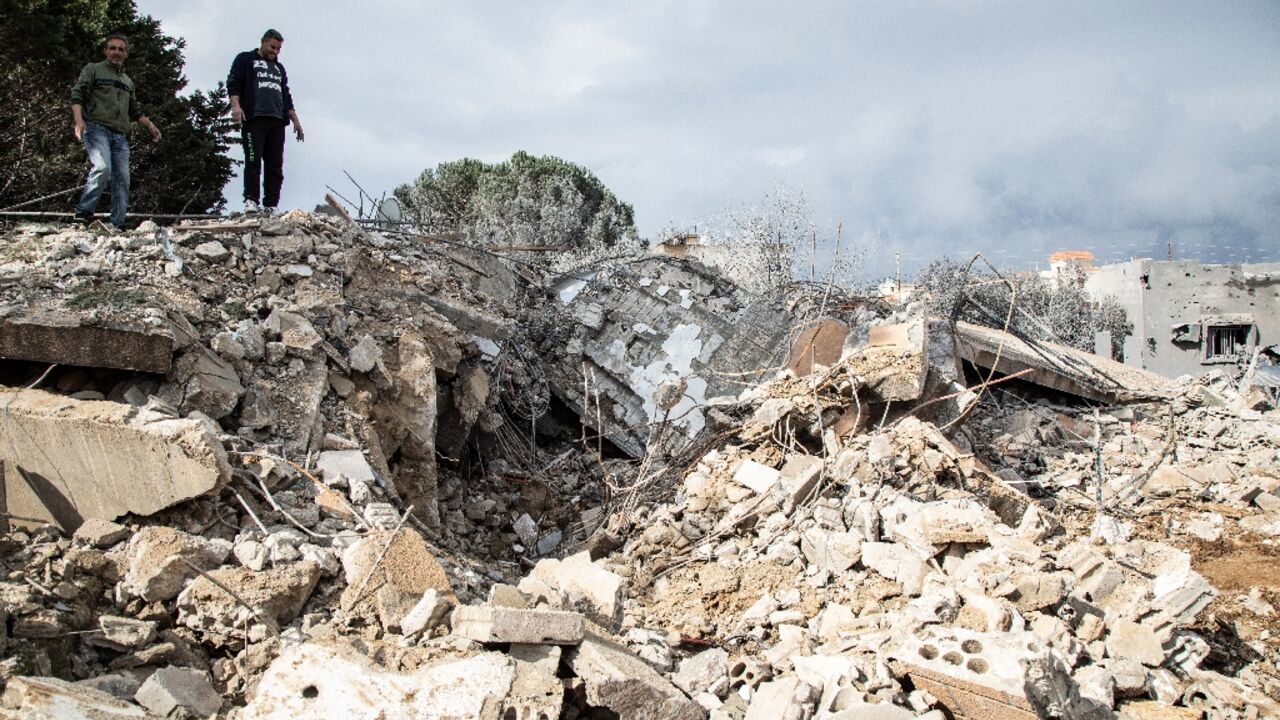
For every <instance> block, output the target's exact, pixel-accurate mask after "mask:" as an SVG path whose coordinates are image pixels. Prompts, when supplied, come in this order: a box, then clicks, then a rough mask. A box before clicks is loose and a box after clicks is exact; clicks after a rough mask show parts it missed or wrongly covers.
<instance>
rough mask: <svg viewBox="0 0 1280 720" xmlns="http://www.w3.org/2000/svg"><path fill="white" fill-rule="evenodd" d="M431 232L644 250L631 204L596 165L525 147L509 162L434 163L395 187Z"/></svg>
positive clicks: (492, 241) (488, 240) (408, 213)
mask: <svg viewBox="0 0 1280 720" xmlns="http://www.w3.org/2000/svg"><path fill="white" fill-rule="evenodd" d="M395 196H396V199H397V200H399V202H400V204H401V207H402V209H403V211H404V214H405V217H406V218H408V219H410V220H412V221H413V222H415V223H417V224H418V225H419V226H421V228H422V229H423V230H424V231H425V232H429V233H446V232H460V233H462V234H463V235H465V236H466V237H467V238H469V239H471V240H472V241H475V242H479V243H482V244H486V245H559V246H564V247H565V248H566V249H571V250H575V251H582V250H591V251H599V250H601V249H605V248H608V249H615V250H620V251H625V250H630V249H635V248H638V246H639V238H638V236H637V234H636V228H635V221H634V219H633V217H632V210H631V206H630V205H628V204H627V203H624V202H620V201H619V200H618V199H617V198H616V197H614V194H613V193H612V192H610V191H609V189H608V188H606V187H605V186H604V185H603V184H602V183H601V182H600V180H599V179H597V178H596V176H595V175H593V174H592V173H591V172H590V171H589V170H587V169H585V168H583V167H581V166H578V165H575V164H573V163H571V162H567V161H565V160H561V159H560V158H557V157H552V156H549V155H548V156H544V157H536V156H533V155H530V154H528V153H525V152H523V151H521V152H517V153H516V154H515V155H512V156H511V159H510V160H508V161H506V162H500V163H496V164H488V163H484V162H481V161H479V160H473V159H470V158H466V159H463V160H458V161H455V162H446V163H441V164H440V165H438V166H436V167H435V168H434V169H431V168H428V169H427V170H425V171H423V173H422V174H421V175H420V176H418V179H417V180H416V181H414V182H413V183H411V184H407V185H401V186H400V187H399V188H396V190H395Z"/></svg>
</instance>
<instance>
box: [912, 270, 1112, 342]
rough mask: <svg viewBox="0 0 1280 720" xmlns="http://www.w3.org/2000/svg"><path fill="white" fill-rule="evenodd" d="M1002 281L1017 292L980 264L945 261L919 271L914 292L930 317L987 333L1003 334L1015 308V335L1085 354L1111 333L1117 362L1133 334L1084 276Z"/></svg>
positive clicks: (1015, 276)
mask: <svg viewBox="0 0 1280 720" xmlns="http://www.w3.org/2000/svg"><path fill="white" fill-rule="evenodd" d="M1002 275H1003V277H1004V280H1007V281H1008V282H1009V283H1010V284H1012V285H1013V288H1014V291H1013V292H1011V291H1010V288H1009V285H1007V284H1005V282H1004V281H1003V280H1001V279H999V278H997V277H996V276H995V275H994V274H992V273H991V272H988V271H986V270H984V269H981V268H979V266H977V265H976V264H975V265H973V266H971V267H967V266H965V265H961V264H960V263H957V262H956V261H954V260H952V259H950V258H942V259H941V260H935V261H934V262H932V263H930V264H929V265H928V266H926V267H925V268H924V269H923V270H921V271H920V273H919V274H918V275H917V276H916V286H917V287H918V288H919V289H920V290H922V291H925V292H927V293H928V294H929V311H930V312H931V313H933V314H936V315H941V316H943V317H955V318H956V319H957V320H964V321H966V322H971V323H974V324H976V325H985V326H987V327H994V328H1003V327H1004V321H1005V318H1006V317H1007V315H1008V313H1009V305H1010V302H1012V303H1013V304H1014V306H1015V310H1014V313H1013V321H1012V322H1011V323H1010V329H1011V330H1013V331H1014V332H1017V333H1019V334H1021V335H1024V336H1027V337H1031V338H1035V339H1037V340H1045V341H1049V342H1056V343H1060V344H1063V345H1067V346H1070V347H1073V348H1077V349H1079V350H1084V351H1085V352H1093V340H1094V335H1095V333H1097V332H1098V331H1100V330H1107V331H1110V333H1111V352H1112V356H1113V357H1117V356H1118V355H1119V353H1120V349H1121V348H1122V347H1123V344H1124V338H1125V336H1126V335H1129V334H1131V333H1132V332H1133V326H1132V325H1131V324H1130V323H1129V321H1128V319H1127V318H1126V317H1125V312H1124V309H1123V308H1121V307H1120V305H1119V304H1118V303H1116V302H1115V301H1114V300H1113V299H1111V298H1107V299H1105V300H1103V301H1102V302H1098V301H1096V300H1094V299H1093V297H1092V296H1090V295H1089V293H1088V292H1086V291H1085V289H1084V280H1085V275H1084V272H1083V271H1080V270H1078V269H1077V270H1074V271H1071V270H1068V271H1065V272H1063V273H1062V274H1060V275H1059V276H1058V278H1057V279H1056V280H1051V279H1048V278H1044V277H1041V276H1040V275H1039V274H1038V273H1025V272H1024V273H1002ZM1028 316H1030V317H1028Z"/></svg>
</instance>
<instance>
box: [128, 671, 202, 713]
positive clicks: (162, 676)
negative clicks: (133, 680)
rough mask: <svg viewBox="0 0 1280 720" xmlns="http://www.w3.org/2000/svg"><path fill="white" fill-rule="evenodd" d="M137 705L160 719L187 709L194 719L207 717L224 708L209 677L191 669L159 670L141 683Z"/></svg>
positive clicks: (136, 696)
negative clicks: (176, 711)
mask: <svg viewBox="0 0 1280 720" xmlns="http://www.w3.org/2000/svg"><path fill="white" fill-rule="evenodd" d="M134 698H135V699H136V700H137V701H138V704H139V705H141V706H143V707H145V708H146V709H147V710H149V711H151V712H152V713H155V714H156V715H159V716H161V717H169V716H170V713H173V712H174V711H175V710H178V709H182V710H185V711H186V712H187V713H189V714H190V715H192V716H195V717H208V716H210V715H213V714H214V713H216V712H218V710H219V709H220V708H221V707H222V696H221V695H219V694H218V691H217V690H214V689H213V686H212V685H211V684H210V683H209V677H208V676H207V675H205V674H204V673H203V672H200V671H199V670H192V669H190V668H176V667H166V668H160V669H159V670H157V671H155V672H154V673H152V674H151V677H149V678H147V681H146V682H144V683H142V687H140V688H138V694H137V695H135V696H134Z"/></svg>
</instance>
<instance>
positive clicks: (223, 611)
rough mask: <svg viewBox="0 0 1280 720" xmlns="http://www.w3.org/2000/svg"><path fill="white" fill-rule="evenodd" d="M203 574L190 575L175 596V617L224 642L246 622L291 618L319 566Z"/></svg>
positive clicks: (229, 569)
mask: <svg viewBox="0 0 1280 720" xmlns="http://www.w3.org/2000/svg"><path fill="white" fill-rule="evenodd" d="M208 575H209V576H208V577H204V576H201V577H198V578H196V579H195V581H193V582H192V583H191V584H190V585H189V586H187V589H186V590H184V591H183V592H182V594H181V595H179V596H178V622H179V623H181V624H183V625H185V626H187V627H189V628H191V629H193V630H198V631H201V632H203V633H205V634H206V636H208V637H209V638H211V639H213V640H215V641H219V642H226V641H229V640H230V639H231V638H233V637H235V636H236V635H238V634H240V633H242V632H243V628H244V627H245V626H246V624H248V625H253V624H256V623H261V622H263V621H264V620H265V621H266V622H273V623H276V624H277V626H279V625H283V624H285V623H288V622H289V621H290V620H292V619H293V618H294V617H295V616H297V614H298V612H299V611H301V610H302V606H303V604H305V603H306V601H307V598H308V597H310V596H311V591H312V590H314V589H315V586H316V582H317V581H319V579H320V568H319V567H318V566H317V565H315V564H314V563H309V562H297V563H289V564H284V565H278V566H276V567H274V568H272V569H270V570H266V571H263V572H254V571H252V570H249V569H246V568H241V567H226V568H219V569H217V570H211V571H210V572H209V573H208ZM210 578H212V579H210ZM214 580H216V581H217V582H218V583H220V584H222V585H224V586H226V587H228V588H231V589H232V590H234V591H235V593H236V595H239V596H240V599H241V600H243V601H244V602H246V603H248V604H249V605H250V606H251V607H252V608H254V610H256V611H257V612H256V614H255V613H251V612H250V611H249V610H248V609H247V608H245V607H244V606H243V605H241V604H240V602H239V601H238V600H236V599H235V598H233V597H231V595H229V594H228V593H227V591H226V590H223V589H222V588H220V587H218V585H217V584H215V583H214V582H213V581H214Z"/></svg>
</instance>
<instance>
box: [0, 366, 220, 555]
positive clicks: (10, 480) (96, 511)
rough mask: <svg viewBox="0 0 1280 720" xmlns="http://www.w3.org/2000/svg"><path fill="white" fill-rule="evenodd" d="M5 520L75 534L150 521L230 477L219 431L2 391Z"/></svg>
mask: <svg viewBox="0 0 1280 720" xmlns="http://www.w3.org/2000/svg"><path fill="white" fill-rule="evenodd" d="M0 460H2V461H3V466H4V485H3V490H4V495H3V497H0V504H3V506H4V512H6V513H8V514H10V515H13V516H15V517H21V518H28V519H34V520H43V521H48V522H51V523H54V524H57V525H59V526H60V527H61V528H62V529H63V530H65V531H67V532H68V533H70V532H74V531H75V529H76V528H78V527H79V526H80V524H81V523H82V522H84V521H85V520H89V519H91V518H100V519H103V520H114V519H115V518H118V517H120V516H121V515H124V514H126V513H134V514H137V515H150V514H152V513H155V512H157V511H159V510H162V509H164V508H166V507H169V506H171V505H174V504H175V503H178V502H181V501H182V500H186V499H188V498H192V497H196V496H198V495H203V494H204V493H207V492H209V491H211V490H213V489H215V488H217V487H219V485H220V484H221V483H223V482H225V480H226V479H227V478H229V477H230V473H231V469H230V466H229V465H228V464H227V456H226V453H225V452H224V451H223V449H222V444H221V443H220V442H219V441H218V438H217V435H216V431H215V429H214V428H212V427H211V426H210V425H208V424H206V423H204V422H201V421H199V420H184V419H177V418H174V417H172V416H170V415H165V414H162V413H158V412H155V411H152V410H148V409H145V408H137V407H134V406H132V405H124V404H120V403H114V402H107V401H105V400H75V399H72V398H68V397H64V396H61V395H55V394H52V393H46V392H44V391H41V390H16V391H15V390H5V391H0Z"/></svg>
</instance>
